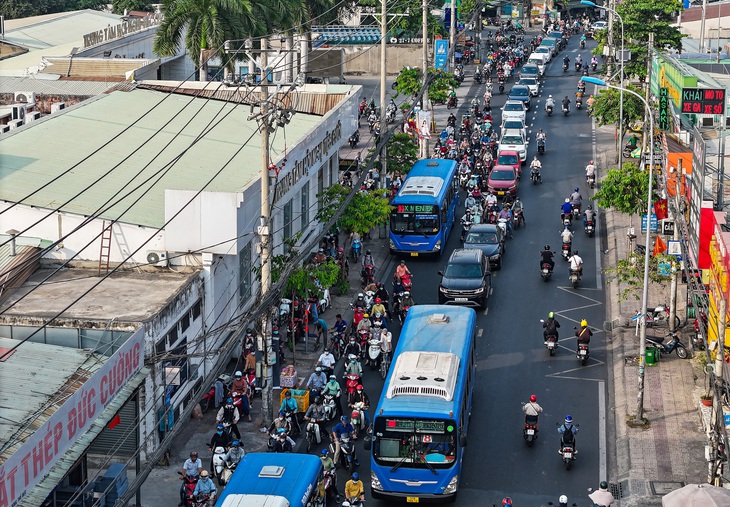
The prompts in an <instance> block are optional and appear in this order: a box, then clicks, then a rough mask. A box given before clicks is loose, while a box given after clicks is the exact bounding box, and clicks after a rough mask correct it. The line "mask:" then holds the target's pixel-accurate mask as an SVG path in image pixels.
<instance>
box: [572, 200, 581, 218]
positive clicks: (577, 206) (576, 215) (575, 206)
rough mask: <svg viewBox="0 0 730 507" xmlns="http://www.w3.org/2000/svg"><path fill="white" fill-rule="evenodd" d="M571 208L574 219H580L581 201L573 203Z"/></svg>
mask: <svg viewBox="0 0 730 507" xmlns="http://www.w3.org/2000/svg"><path fill="white" fill-rule="evenodd" d="M570 209H571V211H572V213H573V220H578V218H580V204H579V203H571V204H570Z"/></svg>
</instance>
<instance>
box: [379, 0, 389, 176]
mask: <svg viewBox="0 0 730 507" xmlns="http://www.w3.org/2000/svg"><path fill="white" fill-rule="evenodd" d="M385 2H386V0H380V138H381V139H382V138H383V134H385V129H386V127H387V123H386V122H385V86H386V83H385V78H386V65H385V63H386V62H385V53H386V51H385V48H386V46H387V43H388V21H387V18H386V15H387V12H386V9H385ZM387 156H388V153H387V150H386V148H385V146H383V149H382V151H381V152H380V188H385V175H386V174H387V168H386V158H387Z"/></svg>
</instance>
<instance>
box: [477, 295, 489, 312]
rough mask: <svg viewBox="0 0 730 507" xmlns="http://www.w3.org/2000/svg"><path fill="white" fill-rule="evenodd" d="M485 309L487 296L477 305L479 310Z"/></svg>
mask: <svg viewBox="0 0 730 507" xmlns="http://www.w3.org/2000/svg"><path fill="white" fill-rule="evenodd" d="M486 307H487V296H484V297H483V298H482V300H481V302H480V303H479V309H480V310H484V309H485V308H486Z"/></svg>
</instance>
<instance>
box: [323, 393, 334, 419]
mask: <svg viewBox="0 0 730 507" xmlns="http://www.w3.org/2000/svg"><path fill="white" fill-rule="evenodd" d="M322 398H323V402H322V404H323V406H324V413H325V418H326V420H327V421H331V420H332V419H334V418H335V415H337V405H336V403H337V400H335V395H334V394H324V395H322Z"/></svg>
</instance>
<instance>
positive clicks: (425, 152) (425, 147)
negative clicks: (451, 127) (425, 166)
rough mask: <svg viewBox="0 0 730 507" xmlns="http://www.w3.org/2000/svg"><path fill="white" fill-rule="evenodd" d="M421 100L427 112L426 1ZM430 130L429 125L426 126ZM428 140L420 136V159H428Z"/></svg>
mask: <svg viewBox="0 0 730 507" xmlns="http://www.w3.org/2000/svg"><path fill="white" fill-rule="evenodd" d="M422 7H423V9H422V10H423V19H422V22H423V69H422V70H423V87H424V90H423V100H422V102H421V110H422V111H427V110H428V87H427V86H426V83H427V82H428V0H423V6H422ZM428 128H429V129H430V128H431V125H429V126H428ZM428 150H429V148H428V138H426V137H425V136H421V158H428Z"/></svg>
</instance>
